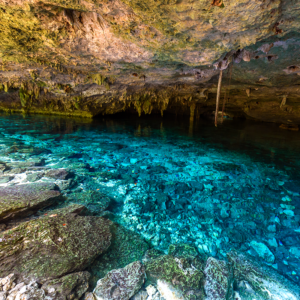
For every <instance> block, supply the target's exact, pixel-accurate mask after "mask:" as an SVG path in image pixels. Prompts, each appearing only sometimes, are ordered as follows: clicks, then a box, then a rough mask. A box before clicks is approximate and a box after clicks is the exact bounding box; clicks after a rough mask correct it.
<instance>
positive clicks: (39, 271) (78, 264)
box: [0, 213, 112, 283]
mask: <svg viewBox="0 0 300 300" xmlns="http://www.w3.org/2000/svg"><path fill="white" fill-rule="evenodd" d="M111 224H112V222H111V221H109V220H106V219H103V218H100V217H81V216H76V215H75V214H73V213H72V214H59V213H57V214H53V215H50V214H49V216H47V217H43V218H39V219H35V220H31V221H29V222H24V223H21V224H20V225H19V226H17V227H15V228H13V229H11V230H7V231H4V232H2V233H0V241H1V242H0V276H1V277H3V276H7V275H8V274H10V273H15V274H16V275H17V276H19V277H22V278H26V279H31V280H34V281H39V282H40V283H45V282H46V281H48V280H52V279H56V278H59V277H62V276H63V275H65V274H69V273H72V272H77V271H80V270H84V269H85V268H87V267H88V266H89V265H90V264H91V262H92V261H93V260H94V259H95V258H96V257H97V256H99V255H100V254H102V253H103V252H104V251H106V250H107V249H108V247H109V246H110V240H111V232H110V226H111Z"/></svg>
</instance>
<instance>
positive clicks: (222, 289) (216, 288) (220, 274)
mask: <svg viewBox="0 0 300 300" xmlns="http://www.w3.org/2000/svg"><path fill="white" fill-rule="evenodd" d="M204 274H205V279H206V280H205V285H204V289H205V293H206V295H207V298H206V299H207V300H226V299H230V294H231V293H232V291H231V289H232V287H231V278H230V275H231V274H230V270H229V266H228V265H227V263H226V262H225V261H220V260H217V259H215V258H213V257H210V258H209V259H208V260H207V262H206V267H205V270H204Z"/></svg>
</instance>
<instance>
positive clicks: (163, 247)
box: [0, 114, 300, 300]
mask: <svg viewBox="0 0 300 300" xmlns="http://www.w3.org/2000/svg"><path fill="white" fill-rule="evenodd" d="M0 145H1V148H0V166H1V171H2V174H1V177H0V187H1V189H2V194H1V199H2V200H3V199H4V198H3V197H4V196H5V195H6V197H7V195H9V193H5V192H4V196H3V191H4V190H7V189H10V188H11V189H13V188H14V187H16V186H21V187H24V190H26V188H28V186H30V185H34V184H39V183H45V184H46V183H47V184H55V188H54V190H56V191H57V192H58V191H60V192H61V194H62V197H60V198H58V199H56V200H55V201H53V202H51V203H50V202H49V203H47V204H46V205H42V204H40V205H37V207H34V205H33V207H32V211H31V212H30V213H28V212H26V210H28V208H26V207H22V208H21V210H23V211H24V212H26V213H23V214H24V216H25V217H26V219H25V220H22V219H20V217H24V216H22V213H20V214H19V213H18V209H19V208H20V207H19V208H18V207H17V206H16V207H15V208H12V209H11V210H10V211H9V213H7V211H5V209H2V222H3V224H2V227H1V228H2V230H5V231H4V232H3V233H2V238H1V242H2V243H3V242H5V241H7V244H6V248H5V247H4V248H3V249H9V246H8V244H9V242H8V241H9V239H11V237H9V234H12V235H14V230H16V228H18V226H22V224H23V223H22V222H24V221H26V222H29V224H30V222H37V221H38V220H43V218H44V219H45V218H46V219H47V218H48V220H50V219H51V221H52V220H54V219H56V218H61V220H60V223H61V224H59V226H60V227H61V228H63V229H64V228H65V227H68V222H70V221H68V218H66V217H65V216H66V214H67V213H70V214H74V215H75V214H79V215H81V216H84V217H90V216H92V218H96V217H97V218H98V217H101V219H105V220H110V221H111V224H110V227H111V231H112V238H111V239H112V240H111V245H110V247H107V248H108V249H106V250H105V251H103V252H104V253H103V254H100V255H94V256H93V257H92V258H89V259H91V260H92V261H91V262H90V264H86V267H85V270H86V271H88V272H90V274H91V277H90V279H89V282H90V290H92V288H94V287H95V286H96V283H97V280H99V279H101V278H103V277H105V276H107V273H108V272H109V271H111V270H115V269H120V268H124V267H126V266H127V265H128V264H130V263H133V262H136V261H142V262H143V263H144V264H145V266H146V273H147V275H148V277H147V281H146V283H145V284H144V286H143V287H142V290H141V291H140V292H139V293H140V294H141V293H142V292H144V293H146V290H145V288H148V289H147V291H148V294H149V290H150V289H151V288H153V289H154V292H155V293H156V292H157V289H158V291H159V292H158V293H156V298H154V297H153V298H149V299H166V300H168V299H205V293H207V288H206V289H205V291H203V284H204V283H203V276H204V275H205V276H206V282H211V281H210V280H211V279H210V277H209V276H210V271H209V270H208V266H207V264H208V263H207V261H209V260H212V259H213V261H210V263H211V264H212V265H213V266H214V264H216V270H215V272H216V274H218V272H220V274H221V275H220V276H223V277H224V278H225V279H224V278H223V279H220V278H219V279H218V278H217V279H216V280H219V281H221V283H220V282H218V284H219V285H220V286H219V287H217V286H216V287H215V288H216V289H220V290H221V291H223V290H225V291H227V293H228V291H229V290H230V289H229V287H230V285H232V291H231V293H232V295H235V296H234V297H235V298H233V299H278V300H279V299H295V300H296V299H299V298H297V287H296V286H297V285H299V283H300V263H299V258H300V237H299V234H300V227H299V222H300V194H299V193H300V175H299V174H300V173H299V171H300V160H299V157H298V156H299V150H300V139H299V133H298V132H290V131H285V130H282V129H280V128H279V127H278V125H276V124H273V125H272V124H266V123H262V122H258V121H249V120H239V119H238V120H233V119H226V120H224V121H223V122H222V123H221V124H219V126H218V127H217V128H216V127H215V126H214V124H213V122H212V121H211V120H203V119H197V120H195V122H194V123H190V122H189V119H188V118H186V117H183V116H178V117H176V116H175V115H165V116H164V117H161V116H160V115H152V116H142V117H138V116H137V115H135V114H132V115H130V114H117V115H114V116H105V117H98V118H96V119H94V120H90V119H74V118H60V117H53V116H29V115H26V116H23V115H8V114H1V115H0ZM22 193H25V194H26V193H27V192H26V191H25V192H24V191H22V189H20V190H19V191H18V194H17V195H18V197H23V196H22ZM14 195H15V194H14ZM26 195H27V194H26ZM26 195H25V196H26ZM33 198H34V197H33ZM37 198H38V197H37ZM4 201H5V199H4ZM70 207H71V209H69V211H68V208H70ZM12 210H15V212H16V217H13V216H14V215H13V213H12ZM29 210H30V209H29ZM0 217H1V215H0ZM10 217H12V218H10ZM26 222H25V223H26ZM47 222H48V221H47ZM20 224H21V225H20ZM37 224H38V223H37ZM33 226H34V225H33ZM37 226H42V225H37ZM55 226H57V224H56V225H55ZM61 228H60V229H56V230H57V232H56V234H53V236H52V241H53V243H54V244H55V245H59V244H60V242H61V243H62V248H61V250H60V251H75V250H74V249H73V250H70V249H69V248H68V246H67V244H66V245H64V238H61V241H59V237H58V236H59V235H60V234H61V233H60V230H62V229H61ZM27 230H29V229H27ZM83 230H87V231H88V230H89V229H88V227H87V228H84V229H83ZM39 234H41V233H39ZM39 234H38V235H39ZM82 234H88V232H84V233H82ZM96 234H97V233H96ZM55 235H57V236H56V237H55ZM44 238H45V239H46V237H44ZM80 238H81V237H80V235H79V236H78V237H77V239H78V241H77V242H78V243H81V240H80ZM66 239H67V238H66ZM44 243H45V244H47V242H44ZM30 247H34V246H32V245H31V246H30ZM26 249H27V248H26V247H25V246H24V250H23V251H29V250H26ZM1 251H3V250H2V248H1ZM75 252H76V251H75ZM50 253H51V252H50ZM228 253H231V254H230V255H229V256H228ZM232 253H234V254H232ZM42 255H43V254H42ZM56 255H57V254H56ZM238 255H245V257H247V258H248V259H249V261H251V262H252V263H253V264H254V266H255V267H253V268H254V270H255V272H254V273H253V274H255V276H257V278H259V280H262V281H261V282H256V283H255V284H253V282H251V278H247V274H242V275H236V274H235V273H234V272H235V271H232V272H233V273H234V274H235V280H233V279H231V280H232V282H230V280H229V279H228V280H227V278H229V277H230V276H233V275H230V274H229V271H228V270H230V268H229V267H227V266H226V267H225V265H223V263H224V264H225V262H226V263H228V264H229V266H231V267H232V265H234V263H235V264H238V263H239V259H242V258H243V259H245V257H244V256H242V258H239V259H237V258H236V257H239V256H238ZM16 259H17V260H20V257H18V258H16ZM22 259H25V257H23V258H22ZM78 259H82V258H80V257H78ZM41 261H42V259H41ZM218 262H219V263H218ZM40 263H41V266H42V265H43V262H40ZM230 263H231V265H230ZM172 264H175V265H176V266H177V265H178V266H177V267H176V268H175V267H174V266H173V265H172ZM205 264H206V265H205ZM242 264H243V266H245V265H246V267H247V268H246V267H245V268H246V269H245V270H246V271H245V270H244V272H246V273H247V272H250V273H251V270H252V269H251V268H252V267H251V266H252V265H251V264H250V263H249V266H247V263H245V262H244V261H243V262H242ZM255 264H257V265H258V266H257V265H255ZM38 265H39V263H38ZM38 265H37V267H38ZM2 266H3V268H4V269H5V268H6V266H5V265H3V264H2ZM168 268H169V269H170V270H168ZM222 268H223V269H222ZM259 268H261V269H259ZM83 269H84V268H83ZM241 269H242V268H241ZM75 270H76V268H75ZM14 272H16V273H19V272H20V270H19V269H16V270H14ZM180 272H182V273H180ZM197 272H198V273H199V274H200V275H199V274H198V273H197ZM226 272H227V273H226ZM240 272H241V273H242V272H243V270H240ZM269 272H270V273H269ZM178 273H179V275H178ZM149 274H150V275H149ZM195 274H196V275H195ZM203 274H204V275H203ZM251 274H252V273H251ZM253 274H252V275H251V276H254V275H253ZM262 274H263V275H262ZM126 276H130V275H126ZM193 276H194V277H195V278H194V277H193ZM197 276H200V277H199V278H200V279H199V278H198V277H197ZM216 276H219V275H216ZM238 276H241V277H240V278H239V277H238ZM255 276H254V277H253V278H254V279H255ZM260 276H265V277H266V278H267V279H266V278H260ZM268 276H270V277H269V278H268ZM281 276H282V277H281ZM152 277H153V278H152ZM212 277H213V276H212ZM49 278H51V276H50V275H49ZM105 278H106V277H105ZM187 278H189V279H190V278H191V279H190V281H189V280H188V279H187ZM238 278H239V280H240V281H238ZM257 278H256V279H257ZM154 279H156V280H157V279H158V281H155V280H154ZM256 279H255V280H256ZM116 280H117V279H116ZM163 280H165V281H163ZM197 280H198V281H197ZM263 280H265V281H263ZM268 280H270V282H273V283H270V282H268ZM233 281H235V283H233ZM149 282H150V283H152V285H150V283H149ZM153 282H156V283H155V284H156V285H157V287H155V286H156V285H155V284H154V283H153ZM162 282H165V284H166V287H165V289H166V290H167V292H166V291H164V288H163V286H162ZM40 284H44V282H41V283H40ZM48 284H49V283H48ZM170 284H171V285H172V287H170V286H169V285H170ZM211 285H212V287H214V283H211ZM43 286H44V285H43ZM149 286H150V288H149ZM176 288H177V291H176ZM143 289H144V290H143ZM168 289H169V290H168ZM172 289H175V292H174V291H173V292H172V293H173V294H172V293H171V292H170V290H172ZM96 290H97V288H96ZM136 292H137V291H136ZM94 293H96V292H94ZM168 293H169V294H168ZM170 293H171V294H170ZM174 293H177V294H176V295H177V296H174V295H175V294H174ZM269 293H272V296H271V297H270V296H269ZM148 294H147V295H148ZM153 295H154V294H153ZM163 295H164V298H163ZM168 295H169V296H168ZM170 295H171V296H170ZM182 295H185V296H182ZM147 297H149V296H147ZM172 297H173V298H172ZM176 297H177V298H176ZM54 299H56V298H54ZM57 299H58V298H57ZM59 299H60V298H59ZM68 299H69V298H68ZM87 299H89V298H87ZM91 299H92V298H91ZM97 299H98V298H97ZM99 299H102V298H99ZM103 299H106V298H103ZM110 299H127V298H126V297H125V296H124V298H122V297H121V298H113V297H112V296H111V298H110ZM132 299H147V298H146V297H145V298H132ZM207 299H213V298H207ZM214 299H231V298H226V297H224V298H221V296H220V295H219V296H216V298H214Z"/></svg>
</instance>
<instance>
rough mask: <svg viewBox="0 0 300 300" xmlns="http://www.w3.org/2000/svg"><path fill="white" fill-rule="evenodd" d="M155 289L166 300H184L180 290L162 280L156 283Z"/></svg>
mask: <svg viewBox="0 0 300 300" xmlns="http://www.w3.org/2000/svg"><path fill="white" fill-rule="evenodd" d="M157 289H158V290H159V292H160V294H161V295H162V297H163V298H164V299H166V300H185V298H184V296H183V293H182V292H181V291H180V290H178V289H176V288H175V287H174V286H173V285H172V284H170V283H168V282H166V281H164V280H158V281H157Z"/></svg>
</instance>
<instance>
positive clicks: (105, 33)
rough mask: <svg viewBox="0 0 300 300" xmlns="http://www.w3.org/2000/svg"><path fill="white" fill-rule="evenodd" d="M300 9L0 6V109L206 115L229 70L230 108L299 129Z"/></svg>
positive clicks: (275, 4) (276, 3) (183, 4)
mask: <svg viewBox="0 0 300 300" xmlns="http://www.w3.org/2000/svg"><path fill="white" fill-rule="evenodd" d="M212 3H214V2H212ZM299 5H300V4H299V3H298V2H297V1H282V0H267V1H258V2H257V1H255V2H253V1H246V0H243V1H238V0H233V1H224V2H223V1H221V2H220V5H214V4H211V2H210V1H206V0H200V1H187V0H184V1H167V2H166V1H155V0H150V1H145V0H142V1H140V0H134V1H129V0H113V1H100V0H96V1H93V2H89V1H75V0H73V1H68V2H66V1H62V0H55V1H54V0H51V1H44V0H43V1H37V0H33V1H32V0H25V1H21V0H14V1H7V0H1V1H0V7H1V8H3V9H2V10H1V15H0V20H1V21H0V28H1V31H2V33H3V35H2V40H1V42H0V53H1V58H0V63H1V64H2V71H1V72H0V75H1V77H0V84H1V85H0V90H2V92H1V93H0V109H2V110H5V111H10V112H12V111H14V112H35V113H43V114H45V113H47V114H49V113H51V114H61V115H73V116H82V117H92V116H95V115H98V114H111V113H116V112H120V111H123V110H127V109H129V110H135V111H137V112H138V113H139V114H141V113H145V114H149V113H151V112H152V111H153V112H156V113H160V112H161V113H163V111H165V110H166V109H168V110H170V111H172V112H176V110H178V111H179V112H181V113H186V114H189V113H190V108H192V109H191V110H192V111H194V110H195V107H196V111H199V112H201V113H208V112H209V113H211V112H212V110H213V109H214V107H213V106H214V102H215V94H216V90H217V88H216V83H217V78H216V76H217V75H218V74H219V70H220V69H223V70H225V69H226V71H224V73H225V74H224V82H226V84H227V82H228V81H227V79H228V78H229V77H232V82H231V87H230V93H229V94H230V96H229V98H230V101H229V103H228V104H227V110H228V112H231V113H234V114H236V115H239V116H240V115H246V116H248V117H251V118H256V119H260V120H264V121H268V122H281V123H283V124H295V123H296V124H299V123H300V117H299V109H300V108H299V102H298V100H297V99H298V85H299V83H300V77H299V75H298V74H300V67H299V63H300V62H299V47H298V45H299V41H300V37H299V33H298V23H299V20H300V14H299V8H300V7H299ZM232 61H233V62H234V65H233V69H232V72H231V71H229V70H230V67H228V66H230V64H231V65H232V63H231V62H232ZM227 70H228V72H227ZM230 74H232V75H230ZM224 94H225V88H223V89H222V97H223V96H224ZM227 95H228V94H227ZM284 99H285V100H284ZM283 100H284V101H283ZM193 107H194V108H193Z"/></svg>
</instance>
